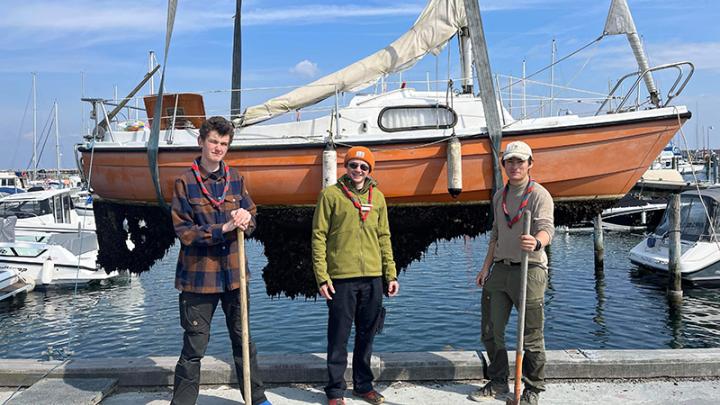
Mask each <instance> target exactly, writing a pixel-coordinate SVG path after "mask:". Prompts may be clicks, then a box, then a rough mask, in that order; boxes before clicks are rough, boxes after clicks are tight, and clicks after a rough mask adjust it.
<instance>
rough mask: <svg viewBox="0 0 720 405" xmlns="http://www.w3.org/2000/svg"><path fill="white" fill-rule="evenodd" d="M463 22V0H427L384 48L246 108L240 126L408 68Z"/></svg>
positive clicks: (433, 50)
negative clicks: (408, 26) (406, 28)
mask: <svg viewBox="0 0 720 405" xmlns="http://www.w3.org/2000/svg"><path fill="white" fill-rule="evenodd" d="M466 25H467V24H466V18H465V4H464V0H430V1H429V2H428V5H427V6H426V7H425V9H424V10H423V12H422V14H420V17H419V18H418V19H417V21H416V22H415V24H414V25H413V26H412V28H411V29H410V30H409V31H408V32H406V33H405V34H404V35H403V36H401V37H400V38H398V39H397V40H396V41H395V42H393V43H391V44H390V45H388V46H387V47H385V49H383V50H381V51H378V52H376V53H374V54H372V55H370V56H368V57H366V58H365V59H362V60H360V61H358V62H355V63H353V64H352V65H350V66H347V67H345V68H344V69H341V70H339V71H337V72H335V73H332V74H330V75H328V76H325V77H323V78H321V79H319V80H316V81H315V82H313V83H310V84H308V85H306V86H303V87H300V88H298V89H295V90H293V91H291V92H289V93H286V94H284V95H282V96H279V97H275V98H273V99H271V100H268V101H267V102H265V103H264V104H261V105H256V106H252V107H248V108H247V109H246V110H245V112H244V114H243V117H242V125H244V126H247V125H252V124H255V123H258V122H261V121H264V120H267V119H270V118H272V117H275V116H277V115H280V114H284V113H286V112H289V111H293V110H297V109H299V108H303V107H306V106H309V105H312V104H315V103H318V102H320V101H322V100H324V99H326V98H328V97H330V96H332V95H334V94H335V92H344V91H357V90H360V89H363V88H365V87H368V86H370V85H372V84H373V83H375V82H376V81H377V80H378V79H379V78H380V77H382V76H384V75H388V74H391V73H396V72H399V71H402V70H405V69H408V68H410V67H411V66H413V65H414V64H415V63H416V62H417V61H418V60H420V59H421V58H422V57H423V56H425V55H426V54H427V53H428V52H431V53H433V54H437V53H439V52H440V50H441V49H442V48H443V46H444V45H445V44H446V43H447V42H448V41H449V40H450V39H451V38H452V37H453V36H454V35H455V34H456V33H457V32H458V30H459V29H460V28H462V27H464V26H466Z"/></svg>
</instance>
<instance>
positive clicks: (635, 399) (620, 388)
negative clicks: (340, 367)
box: [102, 380, 720, 405]
mask: <svg viewBox="0 0 720 405" xmlns="http://www.w3.org/2000/svg"><path fill="white" fill-rule="evenodd" d="M719 382H720V381H718V380H705V381H688V380H678V381H667V380H663V381H643V382H580V383H577V382H572V383H570V382H567V383H551V384H549V385H548V391H547V392H546V393H544V394H543V395H542V396H541V400H540V403H541V404H543V405H549V404H562V405H581V404H582V405H589V404H603V405H608V404H623V405H639V404H648V405H649V404H658V405H665V404H667V405H682V404H687V405H690V404H692V405H716V404H718V403H720V387H719V385H718V383H719ZM479 385H480V384H479V382H478V383H471V382H468V383H452V384H414V383H405V382H402V383H393V384H390V385H389V386H388V385H386V384H379V385H378V386H377V388H378V389H379V390H380V391H381V392H382V393H383V395H385V397H386V399H387V401H386V402H385V403H386V404H388V405H396V404H397V405H400V404H433V405H437V404H446V405H456V404H457V405H460V404H477V402H473V401H470V400H469V399H468V398H467V396H468V394H469V393H470V392H472V391H473V390H475V389H476V388H477V387H478V386H479ZM267 396H268V399H269V400H270V401H271V402H272V403H273V405H285V404H287V405H295V404H324V403H326V402H325V394H324V393H323V391H322V387H321V386H298V387H274V388H271V389H270V390H268V393H267ZM170 397H171V392H170V390H169V389H168V390H163V391H149V392H138V391H130V392H122V391H121V392H119V393H116V394H113V395H111V396H110V397H108V398H106V399H105V400H104V401H103V402H102V404H103V405H125V404H148V405H150V404H152V405H161V404H168V403H169V402H170ZM240 403H242V399H241V396H240V391H239V390H238V389H237V388H232V387H227V386H221V387H217V388H205V389H203V390H202V391H201V394H200V398H199V400H198V404H199V405H230V404H240ZM347 403H348V405H355V404H358V405H359V404H364V403H365V402H363V401H361V400H358V399H352V398H348V401H347ZM484 403H485V404H488V405H491V404H504V402H503V401H499V400H496V401H489V402H484Z"/></svg>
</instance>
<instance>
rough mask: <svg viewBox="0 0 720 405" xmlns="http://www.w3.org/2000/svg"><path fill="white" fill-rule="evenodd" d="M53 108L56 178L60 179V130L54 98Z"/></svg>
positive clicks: (56, 104)
mask: <svg viewBox="0 0 720 405" xmlns="http://www.w3.org/2000/svg"><path fill="white" fill-rule="evenodd" d="M53 109H54V110H55V155H56V157H57V178H58V181H60V131H59V130H58V126H59V125H58V103H57V100H55V104H54V105H53Z"/></svg>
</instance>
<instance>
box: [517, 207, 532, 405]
mask: <svg viewBox="0 0 720 405" xmlns="http://www.w3.org/2000/svg"><path fill="white" fill-rule="evenodd" d="M530 218H531V215H530V211H525V212H523V235H529V234H530ZM527 277H528V252H526V251H524V250H523V251H522V255H521V256H520V299H519V300H518V308H517V309H518V317H517V322H518V324H517V348H516V349H515V404H516V405H517V404H518V403H519V402H520V394H521V388H522V360H523V352H524V350H525V347H524V345H525V302H526V301H527Z"/></svg>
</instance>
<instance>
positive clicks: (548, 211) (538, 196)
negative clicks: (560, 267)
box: [490, 182, 555, 269]
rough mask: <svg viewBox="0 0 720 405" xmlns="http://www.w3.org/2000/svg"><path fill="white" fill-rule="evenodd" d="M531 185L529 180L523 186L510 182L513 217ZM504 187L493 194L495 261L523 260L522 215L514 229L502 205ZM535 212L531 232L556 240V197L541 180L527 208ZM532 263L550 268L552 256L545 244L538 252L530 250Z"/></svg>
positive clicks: (509, 205)
mask: <svg viewBox="0 0 720 405" xmlns="http://www.w3.org/2000/svg"><path fill="white" fill-rule="evenodd" d="M526 187H527V182H524V183H523V184H520V185H512V184H511V185H510V189H509V190H508V194H507V200H506V205H507V210H508V213H509V214H510V217H511V218H512V217H514V216H515V215H516V214H517V212H518V207H520V202H521V199H522V196H523V194H524V192H525V188H526ZM502 199H503V188H501V189H500V190H498V192H497V193H495V196H494V197H493V207H494V219H493V227H492V233H491V234H490V246H495V252H494V256H493V261H496V262H497V261H501V260H510V261H511V262H517V263H519V262H520V256H521V250H520V235H521V234H522V231H523V229H522V228H523V225H522V218H521V219H520V220H519V221H517V222H516V223H515V224H513V226H512V228H510V227H509V226H508V222H507V220H506V219H505V214H504V212H503V207H502ZM525 209H526V210H529V211H530V212H531V213H532V217H531V218H532V220H531V221H530V233H531V234H532V235H537V233H538V232H540V231H545V232H546V233H547V234H548V235H549V236H550V241H549V242H548V245H549V244H550V243H551V242H552V238H553V235H554V234H555V225H554V209H555V207H554V204H553V200H552V196H550V193H549V192H548V191H547V190H546V189H545V187H543V186H541V185H540V184H538V183H537V182H535V184H534V186H533V190H532V192H531V193H530V198H529V199H528V205H527V206H526V207H525ZM528 263H531V264H537V265H539V266H541V267H543V268H545V269H547V264H548V259H547V255H546V254H545V247H544V246H543V248H542V249H540V250H539V251H537V252H530V253H529V255H528Z"/></svg>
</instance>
